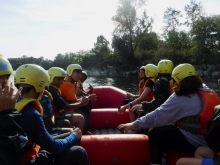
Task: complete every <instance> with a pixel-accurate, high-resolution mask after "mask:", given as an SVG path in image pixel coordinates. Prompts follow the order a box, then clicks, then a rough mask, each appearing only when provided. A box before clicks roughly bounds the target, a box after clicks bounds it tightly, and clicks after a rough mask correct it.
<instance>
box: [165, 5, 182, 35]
mask: <svg viewBox="0 0 220 165" xmlns="http://www.w3.org/2000/svg"><path fill="white" fill-rule="evenodd" d="M180 17H182V15H181V11H178V10H175V9H174V8H171V7H168V8H167V10H166V11H165V12H164V16H163V20H164V22H165V23H166V25H165V26H164V34H166V33H168V32H169V31H177V27H178V26H180V25H182V23H180V21H179V19H180Z"/></svg>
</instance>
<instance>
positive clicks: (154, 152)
mask: <svg viewBox="0 0 220 165" xmlns="http://www.w3.org/2000/svg"><path fill="white" fill-rule="evenodd" d="M172 84H173V86H174V88H173V90H174V93H173V94H172V95H171V96H170V97H169V98H168V99H167V100H166V101H165V102H164V103H163V104H162V105H161V106H160V107H158V108H156V109H155V110H154V111H152V112H151V113H148V114H146V115H145V116H143V117H141V118H138V119H137V120H135V121H134V122H131V123H126V124H120V125H119V126H118V128H119V129H125V132H127V131H128V130H135V129H143V128H151V129H150V131H149V133H148V136H149V146H150V154H151V158H152V161H151V163H152V164H162V155H163V153H165V154H166V151H167V150H168V149H175V150H178V151H182V152H188V153H194V152H195V150H196V149H197V148H198V147H200V146H207V143H206V141H205V138H204V134H205V132H206V131H207V125H206V124H207V122H208V120H209V119H210V118H211V116H212V114H213V110H214V107H215V106H216V105H218V104H220V99H219V97H218V95H217V94H216V92H215V91H213V90H211V89H209V88H204V87H203V83H202V80H201V78H200V77H198V76H197V75H196V70H195V68H194V67H193V66H192V65H191V64H188V63H185V64H180V65H178V66H176V67H175V68H174V70H173V71H172ZM173 123H175V124H173ZM146 154H149V153H146Z"/></svg>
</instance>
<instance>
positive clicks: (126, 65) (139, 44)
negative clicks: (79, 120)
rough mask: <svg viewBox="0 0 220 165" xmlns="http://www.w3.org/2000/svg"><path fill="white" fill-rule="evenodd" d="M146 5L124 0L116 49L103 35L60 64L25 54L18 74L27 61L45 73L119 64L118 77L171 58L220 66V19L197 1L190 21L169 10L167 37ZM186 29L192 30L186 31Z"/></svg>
mask: <svg viewBox="0 0 220 165" xmlns="http://www.w3.org/2000/svg"><path fill="white" fill-rule="evenodd" d="M145 2H146V0H119V4H118V6H117V11H116V14H115V16H114V17H112V21H113V22H114V24H115V29H114V32H113V38H112V44H111V46H112V49H111V48H110V47H109V46H110V45H109V41H107V39H106V38H105V37H104V36H102V35H100V36H98V37H97V40H96V42H95V43H94V47H93V48H92V49H91V50H88V51H83V50H81V51H79V52H76V53H72V52H69V53H65V54H61V53H59V54H57V55H56V56H55V57H54V60H48V59H45V58H44V57H40V58H34V57H28V56H27V55H23V56H22V57H20V58H11V59H9V61H10V62H11V64H12V66H13V68H14V70H15V69H17V67H19V66H20V65H22V64H27V63H32V64H38V65H41V66H42V67H44V68H45V69H49V68H50V67H52V66H57V67H61V68H63V69H66V67H67V66H68V65H69V64H72V63H77V64H80V65H81V66H82V67H83V68H84V69H101V70H105V69H106V68H107V66H113V67H111V68H115V72H117V73H120V72H121V71H122V70H133V69H135V68H138V67H140V66H142V65H146V64H148V63H153V64H157V63H158V62H159V60H161V59H170V60H172V61H173V62H174V64H179V63H183V62H189V63H192V64H197V65H198V64H201V63H202V64H219V63H220V15H210V16H207V15H205V13H204V9H203V7H202V5H201V3H196V2H195V1H194V0H191V2H190V4H187V5H186V6H185V15H186V19H185V21H184V20H182V19H181V18H182V13H181V12H180V11H178V10H176V9H174V8H172V7H169V8H167V10H166V11H165V12H164V22H165V27H164V34H163V35H159V34H157V33H155V32H152V31H151V26H152V22H153V20H152V19H151V18H149V17H148V16H147V12H146V11H145V10H143V7H144V6H145ZM137 13H141V14H142V15H138V14H137ZM180 20H181V21H182V22H181V21H180ZM183 25H185V27H186V26H187V28H188V31H182V30H180V29H182V26H183Z"/></svg>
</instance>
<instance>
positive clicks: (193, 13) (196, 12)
mask: <svg viewBox="0 0 220 165" xmlns="http://www.w3.org/2000/svg"><path fill="white" fill-rule="evenodd" d="M184 10H185V12H186V21H185V23H184V24H185V25H187V26H188V27H192V26H193V24H194V23H195V22H197V21H198V20H199V19H201V17H203V16H204V15H205V12H204V9H203V7H202V4H201V2H199V3H196V2H195V1H194V0H191V1H190V4H188V5H186V6H185V9H184Z"/></svg>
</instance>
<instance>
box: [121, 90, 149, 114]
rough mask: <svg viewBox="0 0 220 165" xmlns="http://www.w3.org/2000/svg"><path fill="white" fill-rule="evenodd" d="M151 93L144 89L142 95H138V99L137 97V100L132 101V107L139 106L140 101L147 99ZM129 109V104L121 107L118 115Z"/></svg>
mask: <svg viewBox="0 0 220 165" xmlns="http://www.w3.org/2000/svg"><path fill="white" fill-rule="evenodd" d="M150 92H151V88H149V87H146V88H145V89H144V91H143V93H142V94H141V95H140V97H138V98H137V99H135V100H134V101H132V102H131V103H132V105H133V106H134V105H136V104H139V103H141V102H142V101H144V100H145V98H146V97H147V95H148V94H149V93H150ZM129 108H130V105H129V104H126V105H124V106H122V107H121V108H120V109H119V113H124V112H125V110H126V109H129Z"/></svg>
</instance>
